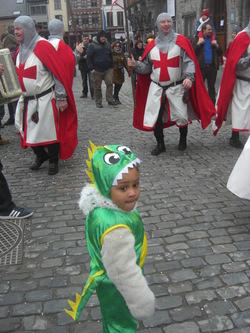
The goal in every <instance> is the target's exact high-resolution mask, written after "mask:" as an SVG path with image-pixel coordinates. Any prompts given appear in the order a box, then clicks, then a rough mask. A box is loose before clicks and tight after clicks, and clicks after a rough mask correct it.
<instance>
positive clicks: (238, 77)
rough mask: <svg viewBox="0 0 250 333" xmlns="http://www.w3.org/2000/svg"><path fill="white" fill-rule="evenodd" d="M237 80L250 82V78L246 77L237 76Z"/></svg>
mask: <svg viewBox="0 0 250 333" xmlns="http://www.w3.org/2000/svg"><path fill="white" fill-rule="evenodd" d="M236 79H238V80H242V81H246V82H250V78H248V77H245V76H239V75H236Z"/></svg>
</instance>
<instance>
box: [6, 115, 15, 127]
mask: <svg viewBox="0 0 250 333" xmlns="http://www.w3.org/2000/svg"><path fill="white" fill-rule="evenodd" d="M14 123H15V120H14V118H12V117H10V118H9V119H8V120H7V121H6V122H5V123H4V126H9V125H14Z"/></svg>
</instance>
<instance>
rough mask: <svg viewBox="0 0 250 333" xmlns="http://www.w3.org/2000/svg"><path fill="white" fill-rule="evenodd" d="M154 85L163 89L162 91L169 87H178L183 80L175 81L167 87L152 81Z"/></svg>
mask: <svg viewBox="0 0 250 333" xmlns="http://www.w3.org/2000/svg"><path fill="white" fill-rule="evenodd" d="M153 82H154V83H155V84H157V85H158V86H159V87H161V88H163V89H164V90H167V89H168V88H171V87H175V86H178V84H181V83H182V82H183V80H179V81H175V82H172V83H170V84H169V85H168V86H162V85H160V83H157V82H155V81H153Z"/></svg>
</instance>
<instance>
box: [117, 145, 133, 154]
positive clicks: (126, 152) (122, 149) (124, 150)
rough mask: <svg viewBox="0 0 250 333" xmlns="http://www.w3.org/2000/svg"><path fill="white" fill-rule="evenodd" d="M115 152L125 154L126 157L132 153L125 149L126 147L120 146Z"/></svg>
mask: <svg viewBox="0 0 250 333" xmlns="http://www.w3.org/2000/svg"><path fill="white" fill-rule="evenodd" d="M117 150H118V151H120V152H122V153H124V154H126V155H129V154H132V151H131V149H130V148H128V147H126V146H120V147H117Z"/></svg>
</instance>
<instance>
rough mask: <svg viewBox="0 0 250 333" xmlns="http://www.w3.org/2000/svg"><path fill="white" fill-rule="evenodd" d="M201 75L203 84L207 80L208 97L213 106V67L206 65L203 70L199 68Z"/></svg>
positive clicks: (214, 73) (214, 76)
mask: <svg viewBox="0 0 250 333" xmlns="http://www.w3.org/2000/svg"><path fill="white" fill-rule="evenodd" d="M201 74H202V77H203V81H204V82H205V81H206V80H207V88H208V95H209V97H210V98H211V100H212V102H213V103H214V104H215V82H216V77H217V70H216V69H215V68H214V67H213V65H208V66H206V67H205V68H201Z"/></svg>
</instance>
